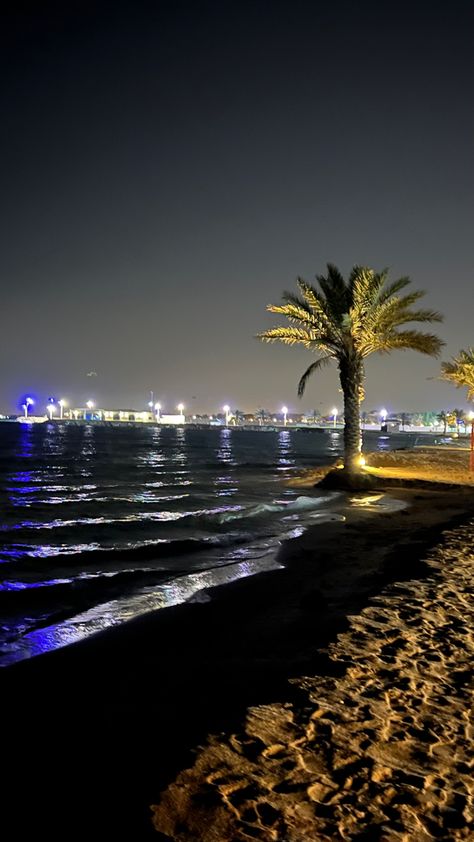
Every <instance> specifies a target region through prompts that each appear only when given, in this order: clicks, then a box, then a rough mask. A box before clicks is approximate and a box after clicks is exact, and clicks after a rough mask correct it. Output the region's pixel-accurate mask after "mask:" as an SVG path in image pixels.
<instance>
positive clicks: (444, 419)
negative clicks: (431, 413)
mask: <svg viewBox="0 0 474 842" xmlns="http://www.w3.org/2000/svg"><path fill="white" fill-rule="evenodd" d="M436 417H437V420H438V422H439V423H440V424H442V425H443V435H446V427H447V425H448V414H447V413H446V412H445V411H444V409H443V410H441V412H439V413H438V415H437V416H436Z"/></svg>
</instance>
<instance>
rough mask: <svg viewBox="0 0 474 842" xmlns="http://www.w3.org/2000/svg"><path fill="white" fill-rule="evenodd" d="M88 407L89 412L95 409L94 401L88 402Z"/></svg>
mask: <svg viewBox="0 0 474 842" xmlns="http://www.w3.org/2000/svg"><path fill="white" fill-rule="evenodd" d="M86 406H87V409H89V410H90V409H93V408H94V401H87V403H86Z"/></svg>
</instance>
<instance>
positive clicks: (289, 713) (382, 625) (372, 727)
mask: <svg viewBox="0 0 474 842" xmlns="http://www.w3.org/2000/svg"><path fill="white" fill-rule="evenodd" d="M469 545H471V547H474V521H471V523H470V525H469V526H465V527H461V528H459V529H456V530H453V531H451V532H448V533H447V534H446V535H445V536H444V541H443V543H442V544H441V545H440V546H439V547H438V548H437V549H436V550H434V551H433V552H432V553H431V555H430V556H429V558H428V559H427V562H428V564H429V567H430V575H429V576H428V577H427V578H425V579H422V580H413V581H410V582H403V583H402V584H393V585H391V586H389V587H388V588H387V589H386V590H385V591H384V592H383V593H382V594H381V595H380V596H379V597H377V598H376V599H374V600H372V604H371V605H370V607H367V608H365V609H363V610H362V611H361V613H360V614H359V615H358V616H357V617H353V618H352V620H351V626H350V629H349V630H348V631H347V632H346V633H344V634H341V635H339V637H338V640H337V642H336V643H335V644H334V645H332V646H330V648H329V657H330V658H331V660H332V661H334V662H335V663H336V664H337V665H340V666H342V667H343V668H344V671H343V674H342V675H341V676H339V677H333V678H323V677H302V678H299V679H296V680H294V682H295V684H296V685H297V686H298V687H300V688H301V689H302V690H303V691H304V693H305V694H306V696H307V700H306V703H302V704H301V706H298V707H297V706H295V705H294V704H273V705H266V706H260V707H255V708H251V709H249V711H248V716H247V719H246V722H245V729H244V731H243V733H241V734H231V735H226V736H224V735H221V736H220V737H218V738H214V739H212V740H211V741H210V743H209V745H208V746H207V747H205V748H204V749H202V750H201V751H200V752H199V754H198V757H197V760H196V763H195V765H194V767H193V768H192V769H189V770H186V771H184V772H183V773H181V775H180V776H179V777H178V779H177V781H176V783H174V784H172V785H171V787H170V788H169V789H168V791H167V792H166V793H165V795H164V796H163V799H162V801H161V804H160V806H158V807H156V808H155V811H154V814H155V819H154V821H155V827H156V828H157V829H158V830H160V831H162V832H164V833H166V834H167V835H170V836H171V838H172V839H176V840H182V842H190V840H196V839H200V840H202V842H217V840H219V842H224V840H229V842H230V840H249V839H261V840H284V842H308V840H315V842H316V840H334V839H341V840H357V839H371V840H372V839H373V840H383V842H392V840H393V842H395V840H404V842H429V840H433V839H438V840H439V839H442V840H446V842H447V841H448V840H461V839H462V840H467V839H471V840H472V839H474V813H473V794H474V780H473V768H472V767H473V764H472V748H473V744H472V737H473V723H472V719H471V715H472V693H471V689H472V664H473V662H474V636H473V628H474V623H473V621H474V612H473V605H472V582H473V578H474V549H472V550H471V551H470V552H468V553H467V552H466V547H467V546H469Z"/></svg>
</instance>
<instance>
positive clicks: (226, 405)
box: [222, 403, 230, 415]
mask: <svg viewBox="0 0 474 842" xmlns="http://www.w3.org/2000/svg"><path fill="white" fill-rule="evenodd" d="M222 409H223V410H224V412H225V414H226V415H227V413H228V412H230V406H229V404H227V403H226V404H225V406H223V407H222Z"/></svg>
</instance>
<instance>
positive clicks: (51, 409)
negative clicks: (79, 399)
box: [46, 403, 56, 421]
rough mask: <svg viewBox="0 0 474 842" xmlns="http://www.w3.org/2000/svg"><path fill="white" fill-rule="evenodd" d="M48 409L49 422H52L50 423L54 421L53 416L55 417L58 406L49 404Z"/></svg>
mask: <svg viewBox="0 0 474 842" xmlns="http://www.w3.org/2000/svg"><path fill="white" fill-rule="evenodd" d="M46 409H47V411H48V415H49V420H50V421H52V420H53V415H54V413H55V411H56V406H55V405H54V403H49V404H48V405H47V407H46Z"/></svg>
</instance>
